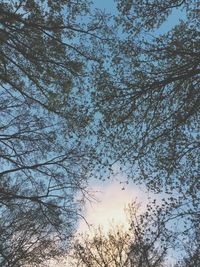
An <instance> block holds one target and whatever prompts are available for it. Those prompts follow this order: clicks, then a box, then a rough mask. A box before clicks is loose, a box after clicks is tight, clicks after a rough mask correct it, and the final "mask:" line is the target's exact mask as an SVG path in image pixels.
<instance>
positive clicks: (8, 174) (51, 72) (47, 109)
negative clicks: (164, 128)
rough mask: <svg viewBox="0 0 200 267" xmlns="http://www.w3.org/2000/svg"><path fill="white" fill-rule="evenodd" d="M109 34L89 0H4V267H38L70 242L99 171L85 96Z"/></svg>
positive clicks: (0, 157) (0, 12)
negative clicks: (92, 175) (95, 169)
mask: <svg viewBox="0 0 200 267" xmlns="http://www.w3.org/2000/svg"><path fill="white" fill-rule="evenodd" d="M83 19H84V22H83ZM107 32H108V29H107V27H106V16H105V15H104V14H103V13H101V12H99V11H97V12H94V15H92V14H91V11H90V8H89V3H88V2H87V1H76V3H75V2H73V1H69V0H62V1H37V0H30V1H29V0H14V1H6V0H5V1H1V3H0V44H1V50H0V96H1V97H0V118H1V122H0V131H1V132H0V161H1V172H0V233H1V234H0V266H2V267H6V266H9V267H12V266H13V267H17V266H24V265H26V264H30V263H31V264H32V265H34V266H38V265H39V263H41V262H43V261H45V260H46V259H47V258H49V257H54V256H57V255H59V254H60V253H62V252H63V251H65V249H66V247H67V245H68V242H69V240H70V237H71V235H72V232H73V229H74V227H75V226H76V222H77V218H78V216H79V209H80V207H81V205H79V204H80V203H78V198H80V199H81V196H83V197H84V196H85V197H86V196H87V190H86V185H87V179H88V177H89V175H90V173H91V170H92V168H93V167H92V166H94V165H95V163H94V161H93V160H94V159H95V157H94V152H95V151H94V149H93V148H92V145H91V144H90V143H89V142H88V141H87V138H86V137H87V136H86V134H85V133H86V132H87V128H88V127H89V117H88V116H85V115H83V112H82V109H83V108H84V106H85V105H86V104H87V101H88V100H87V97H85V95H83V93H85V90H86V88H87V87H88V85H89V79H90V78H92V77H91V69H92V68H94V67H95V66H97V65H99V64H100V61H101V60H102V59H101V52H102V49H103V44H101V43H102V38H103V39H104V40H105V39H106V38H107V36H108V35H107ZM97 48H98V49H97ZM89 74H90V77H89ZM83 81H84V83H83ZM82 95H83V96H82ZM80 96H81V97H80ZM77 193H78V195H77Z"/></svg>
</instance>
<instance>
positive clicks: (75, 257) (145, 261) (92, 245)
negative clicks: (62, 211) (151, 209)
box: [68, 202, 169, 267]
mask: <svg viewBox="0 0 200 267" xmlns="http://www.w3.org/2000/svg"><path fill="white" fill-rule="evenodd" d="M127 213H128V216H129V220H130V229H129V230H124V229H123V227H122V226H120V225H118V226H112V227H111V228H110V230H109V231H108V233H105V232H104V231H103V228H101V227H99V228H98V229H97V230H95V231H94V234H91V231H90V235H81V236H79V238H78V239H76V240H75V241H74V246H73V247H72V250H71V253H69V255H68V258H69V263H70V265H71V266H74V267H76V266H82V267H90V266H101V267H108V266H109V267H123V266H126V267H128V266H130V267H161V266H164V265H163V264H164V260H165V256H166V254H167V253H166V252H167V249H168V246H169V242H168V240H167V238H165V235H164V232H162V229H164V228H163V227H162V224H161V223H160V222H159V221H157V225H155V221H153V220H150V219H153V216H154V215H153V214H151V216H152V217H150V214H149V215H148V216H146V213H145V214H139V205H138V204H137V203H136V202H134V203H132V204H131V205H130V206H129V208H128V209H127ZM154 219H155V217H154ZM153 224H154V225H153ZM152 226H153V227H152ZM93 230H94V229H93ZM70 259H71V261H70ZM69 263H68V264H69Z"/></svg>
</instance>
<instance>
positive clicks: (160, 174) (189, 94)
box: [93, 0, 200, 223]
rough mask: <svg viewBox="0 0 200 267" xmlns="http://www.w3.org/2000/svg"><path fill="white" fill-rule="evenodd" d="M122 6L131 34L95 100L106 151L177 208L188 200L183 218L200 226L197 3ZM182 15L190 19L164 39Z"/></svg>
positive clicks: (114, 55)
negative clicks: (199, 222)
mask: <svg viewBox="0 0 200 267" xmlns="http://www.w3.org/2000/svg"><path fill="white" fill-rule="evenodd" d="M116 2H117V6H118V10H119V15H118V16H117V17H116V23H117V26H119V29H120V33H121V32H123V35H122V36H121V37H120V40H119V41H118V42H116V43H115V44H114V43H113V45H112V50H111V52H110V64H109V65H108V66H107V69H106V70H103V71H102V73H101V74H99V76H98V77H99V79H97V82H96V86H97V87H98V90H96V92H95V93H94V94H93V99H94V101H95V103H96V110H97V111H98V112H99V113H100V123H99V142H100V141H101V142H103V141H104V142H105V145H104V147H103V152H102V153H103V154H105V155H107V157H108V159H109V160H108V161H109V165H110V168H111V169H112V166H113V165H114V164H115V163H118V164H119V165H120V167H121V170H122V172H123V173H125V172H126V173H127V175H128V177H129V178H130V179H132V180H134V181H135V182H136V183H145V184H146V185H147V187H148V188H149V189H150V190H152V191H154V192H155V193H160V192H165V193H167V194H168V195H169V196H172V203H171V205H172V207H173V205H174V199H176V200H177V201H180V202H181V203H182V204H181V205H182V206H183V207H184V211H185V213H184V212H183V211H181V210H179V211H178V210H177V212H179V215H180V216H179V218H180V219H182V218H183V217H184V214H185V216H186V217H187V215H188V214H189V213H190V214H196V216H193V218H191V220H192V221H193V220H198V216H199V206H200V199H199V188H200V184H199V179H198V173H199V171H198V169H199V126H198V125H199V121H200V120H199V114H200V113H199V110H200V105H199V104H200V95H199V82H200V80H199V77H200V60H199V52H200V50H199V47H200V46H199V26H200V24H199V13H198V12H196V11H195V10H194V9H195V6H194V2H193V1H154V0H153V1H128V0H125V1H123V0H117V1H116ZM174 10H175V12H177V16H178V14H180V12H182V17H183V19H182V20H181V21H180V22H179V23H178V24H177V25H174V27H171V28H170V29H169V30H168V31H167V32H166V33H161V32H160V31H161V29H160V26H161V25H162V24H163V23H164V22H167V21H168V19H170V17H169V16H170V14H171V13H172V11H174ZM103 77H104V79H103ZM104 148H105V149H104ZM191 223H192V222H191Z"/></svg>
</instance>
